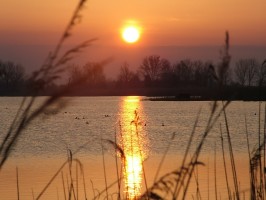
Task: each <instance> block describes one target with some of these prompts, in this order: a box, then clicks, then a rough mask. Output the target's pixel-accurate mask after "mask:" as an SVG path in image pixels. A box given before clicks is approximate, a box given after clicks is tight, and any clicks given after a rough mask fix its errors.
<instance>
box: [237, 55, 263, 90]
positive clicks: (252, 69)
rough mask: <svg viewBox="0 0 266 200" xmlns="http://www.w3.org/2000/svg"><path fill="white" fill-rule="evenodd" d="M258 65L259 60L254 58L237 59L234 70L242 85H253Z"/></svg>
mask: <svg viewBox="0 0 266 200" xmlns="http://www.w3.org/2000/svg"><path fill="white" fill-rule="evenodd" d="M258 66H259V64H258V61H257V60H255V59H254V58H247V59H240V60H239V61H237V63H236V67H235V70H234V72H235V77H236V79H237V81H238V82H239V83H240V85H242V86H244V85H245V84H247V85H248V86H251V85H252V84H253V82H254V80H255V76H256V73H257V70H258Z"/></svg>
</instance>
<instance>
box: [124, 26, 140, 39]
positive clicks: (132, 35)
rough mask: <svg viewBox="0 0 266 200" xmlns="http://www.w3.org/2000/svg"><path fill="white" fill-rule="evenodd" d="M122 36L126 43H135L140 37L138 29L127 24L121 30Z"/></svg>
mask: <svg viewBox="0 0 266 200" xmlns="http://www.w3.org/2000/svg"><path fill="white" fill-rule="evenodd" d="M122 38H123V39H124V41H125V42H127V43H135V42H137V41H138V40H139V38H140V30H139V29H138V28H137V27H135V26H127V27H125V28H124V29H123V30H122Z"/></svg>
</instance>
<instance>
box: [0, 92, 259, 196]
mask: <svg viewBox="0 0 266 200" xmlns="http://www.w3.org/2000/svg"><path fill="white" fill-rule="evenodd" d="M45 98H46V97H41V98H39V99H38V101H37V103H40V102H42V101H43V100H44V99H45ZM144 99H145V98H144V97H75V98H70V97H67V98H63V103H64V105H65V106H64V107H63V108H62V109H60V110H59V111H56V112H55V111H54V110H53V109H52V108H49V109H47V110H46V111H45V112H43V113H42V114H41V115H40V116H39V117H38V118H37V119H35V120H34V121H33V122H32V123H31V124H30V126H29V127H28V128H27V129H26V130H24V132H23V134H22V135H21V137H20V138H19V141H18V142H17V144H16V146H15V148H14V149H13V151H12V154H11V156H10V158H9V159H8V161H7V162H6V164H5V165H4V167H3V169H2V170H1V171H0V199H17V197H16V196H17V186H16V182H17V178H16V167H17V168H18V177H19V178H18V181H19V191H20V197H21V199H34V198H36V197H37V196H38V194H39V193H40V192H41V191H42V189H43V188H44V187H45V185H46V184H47V183H48V182H49V180H50V179H51V178H52V176H53V175H54V174H55V173H56V171H57V170H58V169H59V168H60V166H61V165H62V163H64V162H65V161H66V160H67V152H68V151H67V150H68V149H69V150H71V151H72V153H73V157H74V158H77V159H79V161H80V162H81V163H82V164H83V169H84V176H82V175H81V174H80V170H77V168H78V167H75V166H76V163H73V166H72V167H73V173H74V174H75V175H73V177H74V178H73V179H74V181H73V183H75V185H74V188H75V195H76V196H78V197H79V199H85V196H87V198H88V199H93V197H94V196H96V195H97V194H98V193H99V191H101V190H103V189H104V188H105V181H107V185H110V184H111V183H112V182H114V181H115V180H117V174H118V176H120V175H121V176H122V175H123V177H124V179H123V181H122V183H121V187H122V189H121V195H122V196H123V198H128V199H134V197H135V196H138V195H140V194H141V193H142V192H143V191H144V190H145V187H146V186H145V183H144V182H145V181H144V178H143V177H144V176H145V178H146V184H147V185H148V187H149V186H151V184H152V183H153V181H154V177H155V174H156V170H157V168H158V166H159V163H160V161H161V159H162V157H163V155H164V152H165V151H166V150H167V149H168V147H169V145H170V148H169V150H168V152H167V154H166V158H165V161H164V163H163V165H162V167H161V170H160V173H159V177H160V176H162V175H163V174H165V173H167V172H170V171H171V170H174V169H177V168H178V167H180V165H181V161H182V156H183V155H184V152H185V149H186V146H187V144H188V140H189V137H190V134H191V131H192V130H193V126H194V122H195V120H196V118H197V116H198V117H199V121H198V123H197V125H196V132H195V138H194V139H193V142H192V144H191V150H190V154H189V156H191V155H192V153H193V152H194V149H195V147H196V146H197V145H198V143H199V141H200V139H201V136H202V133H203V132H204V130H205V127H206V124H207V122H208V118H209V116H210V111H211V105H212V102H202V101H200V102H197V101H193V102H192V101H191V102H188V101H184V102H182V101H164V102H162V101H146V100H144ZM21 100H22V98H21V97H1V98H0V113H1V115H0V139H1V141H2V138H3V137H4V134H5V133H6V132H7V131H8V129H9V126H10V124H11V122H12V119H13V118H14V116H15V114H16V111H17V109H18V108H19V104H20V102H21ZM259 104H260V103H259V102H241V101H239V102H232V103H230V105H229V107H228V108H227V110H226V111H227V117H228V124H229V130H230V133H231V139H232V144H233V151H234V154H235V159H236V168H237V173H238V175H239V180H238V181H239V183H240V191H246V189H248V188H249V178H248V175H249V174H248V170H249V169H248V150H247V139H246V130H245V117H246V119H247V123H246V124H247V129H248V134H249V139H250V146H251V148H253V147H255V146H256V145H257V143H258V132H259V128H258V127H259V123H258V121H259V120H258V119H259ZM220 107H221V103H220V104H219V105H218V109H219V108H220ZM261 107H262V109H261V118H263V117H264V111H263V110H264V109H263V108H264V103H262V104H261ZM200 110H201V111H200ZM199 111H200V113H199ZM198 113H199V114H198ZM263 122H264V121H263V119H261V128H263ZM220 127H221V130H222V132H223V134H224V137H225V139H226V136H225V130H226V129H225V122H224V117H223V115H221V116H220V117H219V118H218V120H217V122H216V124H215V126H214V127H213V129H212V130H211V132H210V133H209V135H208V137H207V139H206V142H205V143H204V146H203V150H202V154H201V156H200V159H199V160H200V161H203V162H204V164H205V166H200V167H198V168H197V172H198V173H197V175H198V179H199V181H200V188H199V189H200V195H201V197H202V199H207V198H208V197H209V199H213V198H214V178H213V177H214V154H215V149H216V176H217V177H216V178H217V188H218V189H217V190H218V196H219V197H221V199H226V198H227V192H226V184H225V178H224V168H223V159H222V153H221V135H220ZM262 133H263V131H261V135H262ZM173 134H175V137H174V138H172V136H173ZM111 141H113V142H115V141H116V143H117V144H118V145H119V147H121V149H122V150H123V153H124V154H125V158H123V156H122V157H120V158H118V159H116V156H115V155H116V153H115V150H114V144H113V143H112V142H111ZM117 149H118V148H117ZM225 152H226V159H227V160H228V162H229V154H228V146H227V143H226V142H225ZM116 160H117V162H116ZM142 160H144V162H143V166H142V164H141V163H142V162H141V161H142ZM103 162H104V164H103ZM104 166H105V167H104ZM121 166H122V167H121ZM143 168H144V172H143ZM76 170H77V171H78V173H76ZM228 170H229V171H230V169H229V167H228ZM68 174H69V171H68V167H65V168H64V169H63V170H62V173H61V174H60V175H59V176H58V177H56V179H55V180H54V181H53V183H52V184H51V185H50V186H49V188H48V189H47V190H46V191H45V193H44V195H43V196H42V198H41V199H64V198H65V197H64V187H63V186H64V184H65V185H67V182H70V177H69V175H68ZM104 174H105V175H104ZM242 175H244V176H242ZM229 176H230V172H229ZM105 177H106V179H105ZM84 182H85V184H84ZM191 182H192V184H191V187H190V190H189V193H188V195H187V199H193V198H194V197H196V188H195V184H194V185H193V182H195V179H194V178H192V181H191ZM230 185H231V187H232V188H233V182H232V181H231V182H230ZM77 188H78V189H77ZM65 190H66V191H67V189H66V188H65ZM117 191H118V184H115V186H114V187H113V188H111V190H110V192H109V194H108V195H110V196H113V197H115V196H116V195H117V194H115V193H116V192H117ZM65 194H66V192H65ZM241 195H243V196H241V197H243V198H244V197H246V198H247V197H249V196H248V193H247V192H246V193H244V192H243V193H241ZM106 196H107V194H106V193H104V194H103V195H102V196H101V197H100V198H99V199H104V197H106Z"/></svg>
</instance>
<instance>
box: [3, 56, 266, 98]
mask: <svg viewBox="0 0 266 200" xmlns="http://www.w3.org/2000/svg"><path fill="white" fill-rule="evenodd" d="M221 65H222V61H221V62H220V63H217V64H214V63H212V62H211V61H201V60H190V59H185V60H180V61H176V62H174V63H171V62H170V61H169V60H167V59H164V58H161V57H160V56H159V55H151V56H146V57H145V58H144V59H143V61H142V63H141V65H140V66H139V67H138V68H137V69H136V70H135V71H133V70H132V67H131V66H129V64H128V63H123V64H122V65H121V67H120V70H119V72H118V75H117V77H116V78H115V79H113V80H110V79H108V78H107V77H106V75H105V73H104V66H103V65H102V64H101V63H90V62H88V63H87V64H85V65H83V66H79V65H74V64H72V65H69V64H66V66H65V68H66V70H65V75H64V76H65V77H66V79H67V81H66V83H64V84H60V85H59V84H57V83H58V82H56V81H55V80H51V81H50V82H49V83H48V82H47V81H45V80H42V79H41V78H38V79H36V80H33V79H32V77H31V78H29V76H27V75H26V74H25V68H24V67H23V66H21V65H18V64H15V63H13V62H11V61H1V60H0V95H1V96H14V95H15V96H16V95H18V96H26V95H33V94H35V95H52V94H54V93H55V92H57V91H59V90H61V89H62V88H65V87H67V86H68V85H71V84H72V83H75V82H76V81H77V80H79V79H80V78H81V77H83V76H86V77H87V78H86V81H85V82H84V83H83V85H82V86H81V85H79V86H78V88H76V89H74V90H72V91H69V92H68V93H67V94H66V95H71V96H82V95H87V96H97V95H99V96H105V95H107V96H108V95H110V96H123V95H140V96H157V97H158V96H163V98H161V97H160V98H153V99H154V100H214V99H230V100H259V99H260V100H265V99H266V60H265V61H264V62H262V63H261V62H259V61H258V60H256V59H255V58H245V59H244V58H243V59H240V60H238V61H237V62H236V63H235V66H232V65H231V66H230V67H229V68H228V69H227V71H226V73H225V74H224V75H223V77H221V74H222V73H223V72H222V71H221ZM218 78H222V80H221V81H218ZM44 83H45V84H44ZM39 87H41V90H38V94H36V88H39ZM220 89H222V92H221V90H220ZM217 91H219V92H217Z"/></svg>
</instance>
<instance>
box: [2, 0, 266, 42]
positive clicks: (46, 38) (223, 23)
mask: <svg viewBox="0 0 266 200" xmlns="http://www.w3.org/2000/svg"><path fill="white" fill-rule="evenodd" d="M77 3H78V2H76V1H67V2H66V1H63V0H57V1H53V0H46V1H34V0H23V1H21V0H20V1H19V0H10V1H2V2H1V6H0V19H2V21H1V23H0V24H1V27H0V31H1V37H0V44H1V43H5V44H10V43H13V44H21V43H23V44H34V43H37V44H39V43H41V44H47V43H48V42H51V43H52V44H54V41H57V38H58V37H59V36H60V33H61V31H62V30H63V29H64V27H65V26H66V24H67V22H68V20H69V18H70V17H71V14H72V13H73V11H74V9H75V7H76V4H77ZM240 5H241V6H240ZM112 8H116V9H112ZM147 8H148V9H149V12H147ZM136 11H137V12H136ZM103 13H104V15H103ZM247 13H249V14H248V15H247ZM81 16H82V20H80V22H81V23H80V24H78V25H77V27H75V30H74V29H73V33H74V34H73V36H76V35H78V36H77V38H75V42H78V43H79V42H81V41H83V40H87V39H89V38H91V37H92V38H94V37H97V38H99V42H102V44H106V43H108V42H109V44H112V45H117V44H118V43H119V42H120V39H121V35H120V34H117V30H118V29H120V28H121V26H123V28H124V27H126V26H129V25H134V26H135V25H138V23H136V24H134V22H133V23H132V24H130V23H128V21H130V20H131V21H135V22H141V26H140V28H144V29H145V39H144V37H141V39H142V40H141V41H142V42H143V43H144V44H145V45H152V46H153V45H200V44H205V45H208V44H215V45H220V44H221V40H223V38H224V32H225V31H226V30H228V31H229V33H230V36H232V37H231V38H232V42H234V44H257V45H258V44H259V45H265V44H266V40H265V34H266V26H263V24H265V20H266V17H265V0H258V1H256V2H254V1H242V0H234V1H231V0H224V1H210V0H202V1H201V2H200V4H198V3H196V2H194V1H174V0H169V1H164V2H162V1H159V0H154V1H152V3H151V2H150V1H133V2H130V3H128V2H126V1H88V2H87V5H86V8H85V9H83V10H82V12H81ZM128 19H129V20H128ZM121 22H122V23H123V24H121ZM137 27H138V26H137ZM114 30H115V31H114ZM140 35H142V31H141V32H140ZM40 38H41V39H40ZM51 40H52V41H51ZM73 40H74V39H73Z"/></svg>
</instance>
